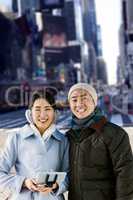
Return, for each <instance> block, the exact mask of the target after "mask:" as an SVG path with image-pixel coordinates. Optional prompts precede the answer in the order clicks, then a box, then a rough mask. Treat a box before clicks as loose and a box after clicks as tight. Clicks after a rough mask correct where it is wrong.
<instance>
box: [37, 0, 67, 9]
mask: <svg viewBox="0 0 133 200" xmlns="http://www.w3.org/2000/svg"><path fill="white" fill-rule="evenodd" d="M63 6H64V0H41V8H42V9H52V8H53V9H54V8H62V7H63Z"/></svg>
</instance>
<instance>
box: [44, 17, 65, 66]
mask: <svg viewBox="0 0 133 200" xmlns="http://www.w3.org/2000/svg"><path fill="white" fill-rule="evenodd" d="M43 27H44V31H43V37H42V46H43V47H44V48H45V61H46V63H47V64H52V65H57V64H59V63H61V62H63V63H66V62H68V58H67V46H68V42H67V33H66V20H65V18H64V17H62V16H52V15H43Z"/></svg>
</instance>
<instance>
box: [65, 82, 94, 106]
mask: <svg viewBox="0 0 133 200" xmlns="http://www.w3.org/2000/svg"><path fill="white" fill-rule="evenodd" d="M77 89H83V90H86V91H87V92H88V93H89V94H90V95H91V97H92V99H93V100H94V103H95V106H97V99H98V96H97V93H96V90H95V88H94V87H92V86H91V85H90V84H88V83H76V84H75V85H73V86H72V87H71V88H70V90H69V92H68V101H69V100H70V96H71V94H72V92H73V91H74V90H77Z"/></svg>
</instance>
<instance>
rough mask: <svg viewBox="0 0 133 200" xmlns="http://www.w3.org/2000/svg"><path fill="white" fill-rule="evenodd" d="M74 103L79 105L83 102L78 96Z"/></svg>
mask: <svg viewBox="0 0 133 200" xmlns="http://www.w3.org/2000/svg"><path fill="white" fill-rule="evenodd" d="M76 103H77V106H79V105H81V104H82V103H83V101H82V99H81V98H78V99H77V102H76Z"/></svg>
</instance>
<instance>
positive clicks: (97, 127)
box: [90, 116, 107, 132]
mask: <svg viewBox="0 0 133 200" xmlns="http://www.w3.org/2000/svg"><path fill="white" fill-rule="evenodd" d="M106 123H107V118H106V117H104V116H103V117H101V119H100V120H99V121H97V122H96V123H94V124H92V125H91V126H90V128H92V129H94V130H96V132H101V131H102V128H103V126H104V125H105V124H106Z"/></svg>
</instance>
